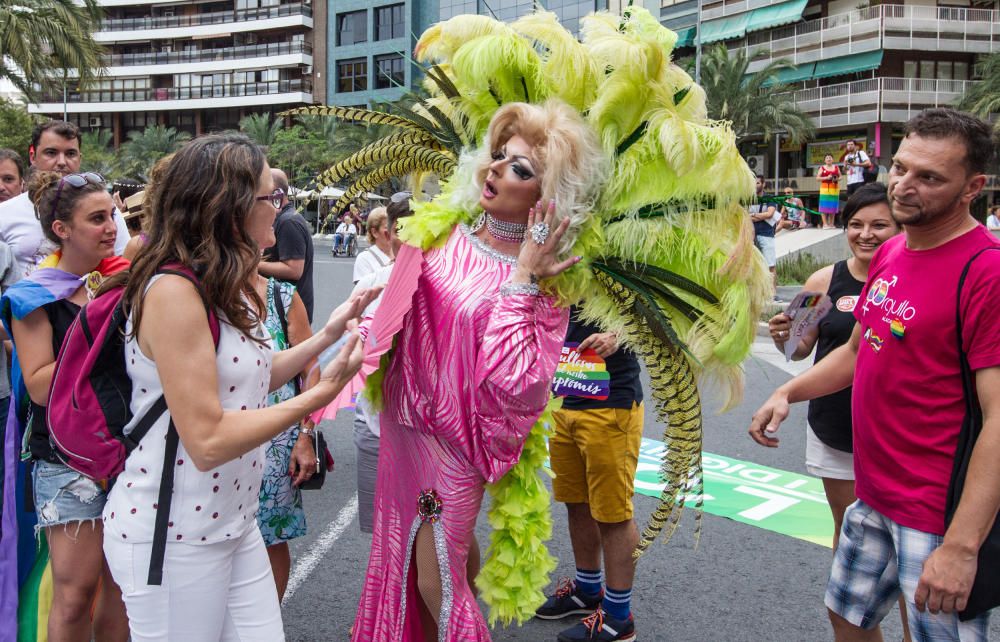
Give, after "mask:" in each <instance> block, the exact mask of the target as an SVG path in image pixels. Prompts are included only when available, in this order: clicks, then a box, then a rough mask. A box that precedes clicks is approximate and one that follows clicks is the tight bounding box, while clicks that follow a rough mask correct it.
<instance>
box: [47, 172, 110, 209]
mask: <svg viewBox="0 0 1000 642" xmlns="http://www.w3.org/2000/svg"><path fill="white" fill-rule="evenodd" d="M87 183H90V184H91V185H100V186H101V187H103V186H104V185H105V184H106V183H107V181H105V180H104V177H103V176H101V175H100V174H95V173H94V172H84V173H83V174H67V175H65V176H63V177H62V178H60V179H59V186H58V187H56V197H55V199H53V201H52V218H55V217H56V206H57V205H59V198H60V197H61V196H62V191H63V185H67V184H68V185H69V186H70V187H72V188H74V189H80V188H81V187H83V186H84V185H86V184H87Z"/></svg>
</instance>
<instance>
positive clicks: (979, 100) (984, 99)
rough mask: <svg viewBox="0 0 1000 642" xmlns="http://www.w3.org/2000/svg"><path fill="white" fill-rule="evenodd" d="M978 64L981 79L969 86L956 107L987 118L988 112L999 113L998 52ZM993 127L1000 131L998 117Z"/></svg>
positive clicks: (999, 59)
mask: <svg viewBox="0 0 1000 642" xmlns="http://www.w3.org/2000/svg"><path fill="white" fill-rule="evenodd" d="M980 65H982V66H981V67H980V72H981V74H980V75H982V78H983V79H982V81H981V82H978V83H974V84H971V85H970V86H969V89H968V91H966V92H965V95H964V96H962V100H961V101H960V102H959V103H958V107H959V109H964V110H966V111H969V112H972V113H973V114H975V115H977V116H979V117H980V118H983V119H988V118H989V117H990V114H1000V53H995V54H993V55H990V56H987V57H986V58H983V59H982V60H981V61H980ZM993 127H994V129H995V130H996V131H997V132H1000V119H998V120H997V122H996V123H995V124H994V125H993Z"/></svg>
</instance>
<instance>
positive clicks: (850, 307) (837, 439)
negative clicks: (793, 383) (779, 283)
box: [809, 261, 865, 453]
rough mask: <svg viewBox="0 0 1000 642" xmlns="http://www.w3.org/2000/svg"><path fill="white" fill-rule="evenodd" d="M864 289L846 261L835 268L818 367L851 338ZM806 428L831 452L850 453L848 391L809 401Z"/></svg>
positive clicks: (821, 332)
mask: <svg viewBox="0 0 1000 642" xmlns="http://www.w3.org/2000/svg"><path fill="white" fill-rule="evenodd" d="M864 285H865V284H864V282H862V281H858V280H857V279H855V278H854V276H853V275H851V271H850V270H849V269H847V261H840V262H838V263H835V264H834V266H833V276H832V277H831V278H830V287H829V288H828V289H827V291H826V293H827V295H828V296H829V297H830V300H831V301H833V309H832V310H830V313H829V314H827V315H826V316H825V317H824V318H823V320H822V321H820V322H819V339H817V341H816V360H815V361H814V363H818V362H819V361H820V360H821V359H823V358H824V357H825V356H826V355H828V354H830V352H832V351H833V350H835V349H837V348H839V347H840V346H842V345H844V344H845V343H847V341H848V340H849V339H850V338H851V332H853V331H854V323H855V319H854V306H855V304H856V303H857V301H858V296H859V295H860V294H861V288H863V287H864ZM809 425H810V426H811V427H812V429H813V432H814V433H816V436H817V437H819V440H820V441H822V442H823V443H824V444H826V445H827V446H829V447H830V448H834V449H836V450H840V451H843V452H847V453H849V452H853V451H854V447H853V439H852V437H851V388H850V387H848V388H845V389H844V390H841V391H840V392H835V393H833V394H832V395H827V396H825V397H819V398H817V399H813V400H812V401H810V402H809Z"/></svg>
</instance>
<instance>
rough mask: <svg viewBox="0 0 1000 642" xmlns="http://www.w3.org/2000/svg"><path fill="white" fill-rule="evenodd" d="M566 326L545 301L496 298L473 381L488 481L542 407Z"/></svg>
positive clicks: (502, 468) (563, 314)
mask: <svg viewBox="0 0 1000 642" xmlns="http://www.w3.org/2000/svg"><path fill="white" fill-rule="evenodd" d="M568 323H569V309H568V308H559V307H556V306H555V304H554V300H553V299H551V298H549V297H544V296H530V295H523V294H515V295H509V296H501V297H500V300H499V301H498V303H497V304H496V306H495V307H494V308H493V311H492V312H491V314H490V318H489V322H488V323H487V326H486V333H485V335H484V336H483V342H482V345H481V347H480V350H479V356H478V358H477V360H476V366H475V371H474V379H473V381H475V382H476V390H475V402H476V410H475V414H476V419H477V423H478V424H479V430H480V433H481V439H482V445H481V447H482V450H483V454H484V455H485V462H483V463H484V464H485V466H484V469H483V471H482V472H483V473H484V475H485V476H486V478H487V481H488V482H494V481H496V480H497V479H499V478H500V477H502V476H503V474H504V473H506V472H507V470H509V469H510V467H511V466H513V465H514V464H515V463H517V460H518V458H519V457H520V455H521V448H522V446H523V445H524V440H525V439H526V438H527V436H528V433H529V432H530V430H531V427H532V426H533V425H534V424H535V422H536V421H537V420H538V417H539V416H540V415H541V413H542V410H544V409H545V404H546V403H547V402H548V400H549V391H550V389H551V385H552V377H553V376H554V375H555V371H556V366H557V365H558V364H559V352H560V350H561V348H562V345H563V341H564V340H565V338H566V327H567V324H568Z"/></svg>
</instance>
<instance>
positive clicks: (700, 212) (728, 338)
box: [309, 7, 770, 622]
mask: <svg viewBox="0 0 1000 642" xmlns="http://www.w3.org/2000/svg"><path fill="white" fill-rule="evenodd" d="M581 36H582V40H581V41H577V39H576V38H574V37H573V35H572V34H570V33H569V32H567V31H566V30H565V29H563V28H562V27H561V26H560V25H559V24H558V22H557V20H556V17H555V16H554V14H552V13H550V12H546V11H536V12H535V13H533V14H530V15H528V16H525V17H523V18H521V19H519V20H517V21H515V22H513V23H511V24H509V25H507V24H504V23H501V22H498V21H495V20H491V19H489V18H486V17H483V16H458V17H455V18H452V19H450V20H448V21H446V22H443V23H440V24H438V25H435V26H434V27H431V28H430V29H429V30H427V31H426V32H425V33H424V35H423V36H422V37H421V38H420V41H419V42H418V44H417V47H416V50H415V57H416V58H417V60H419V61H420V62H422V63H424V64H426V65H427V67H426V71H427V76H428V77H427V79H426V80H425V82H424V87H425V88H426V89H427V90H428V93H429V94H430V98H428V99H425V100H423V101H421V102H419V103H418V104H417V105H415V106H414V107H413V108H412V109H410V110H408V111H404V112H400V113H395V112H394V113H392V114H389V113H383V114H378V113H375V112H366V113H367V114H368V115H366V116H364V117H361V116H359V115H358V114H357V113H356V112H357V110H354V111H351V112H350V113H347V112H343V111H332V108H321V109H331V111H330V112H329V113H330V114H331V115H333V116H335V117H340V118H352V119H354V120H358V121H362V122H376V121H377V122H384V123H388V124H392V125H393V126H394V127H396V128H397V133H396V134H393V135H392V136H390V137H388V138H386V139H383V140H382V141H379V142H377V143H373V144H372V145H369V146H368V147H366V148H365V149H363V150H361V151H359V152H358V153H357V154H355V155H354V156H353V157H351V158H349V159H347V160H345V161H343V162H341V163H339V164H338V165H337V166H335V167H334V168H331V170H329V171H328V172H326V173H325V174H323V175H322V176H321V180H323V181H331V180H340V179H342V178H344V177H347V176H348V175H349V174H352V173H354V174H352V175H353V177H354V180H355V183H354V185H353V186H352V188H351V189H350V190H349V192H350V193H354V192H355V191H356V189H361V188H363V189H369V188H370V187H369V186H372V184H373V182H374V181H376V180H384V179H385V178H386V177H387V176H389V175H391V174H393V173H394V172H395V173H408V172H418V171H433V172H437V173H438V174H439V175H440V176H441V178H442V179H443V182H442V193H441V194H440V195H439V196H438V197H437V198H436V199H435V200H433V201H431V202H429V203H422V204H419V205H417V207H416V214H415V216H413V217H410V218H409V219H406V221H405V223H404V227H403V229H402V231H401V233H400V235H401V236H402V237H403V238H404V240H406V241H407V242H410V243H412V244H414V245H418V246H420V247H424V248H426V247H430V246H432V245H434V244H436V243H440V242H442V240H443V239H444V238H446V237H447V235H448V234H449V233H450V231H451V230H452V229H453V227H454V226H455V225H456V224H458V223H459V222H467V221H469V220H470V219H471V218H473V217H474V216H476V215H477V214H478V212H477V211H476V210H477V205H476V203H477V199H476V195H475V193H474V192H473V191H470V189H469V185H471V184H472V178H471V167H472V162H471V161H470V160H469V159H471V158H473V157H474V156H475V150H474V149H472V148H474V147H476V146H477V145H479V144H481V141H482V137H483V135H484V133H485V131H486V128H487V126H488V124H489V121H490V118H491V117H492V115H493V113H494V112H495V111H496V110H497V109H498V108H499V107H500V106H501V105H502V104H504V103H506V102H510V101H528V102H542V101H543V100H545V99H546V98H549V97H557V98H560V99H562V100H563V101H565V102H566V103H568V104H569V105H571V106H572V107H574V108H576V109H578V110H579V111H580V112H581V113H582V114H584V115H585V117H586V119H587V122H588V124H589V125H590V126H591V127H593V129H594V130H595V132H596V134H597V136H598V138H599V140H600V141H601V142H602V145H603V147H604V149H605V151H606V152H607V154H608V155H609V156H610V157H611V158H612V159H613V163H612V170H611V174H610V177H609V179H608V181H607V183H606V185H605V188H604V191H603V194H602V196H601V197H600V199H599V201H598V204H597V207H596V209H595V211H594V212H593V214H592V216H590V217H589V218H588V219H587V220H586V221H585V222H584V223H583V224H582V226H581V227H580V228H579V229H578V230H576V232H577V236H576V238H575V245H574V246H573V253H574V254H578V255H580V256H582V257H583V259H584V260H583V261H581V262H580V263H579V264H577V265H576V266H574V267H573V268H571V269H570V270H568V271H566V272H565V273H563V274H562V275H560V276H559V277H557V278H555V279H552V280H550V282H548V283H545V284H544V286H545V288H546V289H547V290H548V291H549V292H550V293H551V294H553V295H555V296H557V297H558V298H559V299H560V300H561V301H562V302H563V303H565V304H570V303H579V305H580V306H581V310H582V314H583V316H584V318H586V319H588V320H591V321H594V322H596V323H597V324H599V325H600V326H601V327H603V328H606V329H608V330H611V331H614V332H616V333H617V334H618V336H619V337H620V339H621V340H622V341H623V342H624V343H625V344H627V345H628V346H629V347H631V348H632V349H633V350H634V351H635V352H636V353H637V354H638V355H640V356H641V357H642V358H643V359H644V361H645V363H646V366H647V369H648V370H649V372H650V375H651V378H652V383H653V390H652V394H651V395H650V396H651V398H652V400H653V403H654V405H655V407H656V410H657V413H658V416H659V418H660V419H661V420H662V421H663V422H664V424H665V425H666V428H665V433H664V440H665V441H666V442H667V445H668V451H667V455H666V456H665V458H664V461H663V466H662V468H661V477H662V479H663V481H664V483H665V489H664V491H663V494H662V496H661V503H660V506H659V507H658V508H657V510H656V511H655V512H654V514H653V516H652V517H651V518H650V522H649V524H648V526H647V527H646V529H645V530H644V531H643V536H642V542H641V545H640V548H639V550H638V551H637V555H638V554H640V553H641V552H642V551H644V550H646V549H647V548H648V547H649V546H650V544H651V543H652V542H653V540H655V539H656V537H657V536H658V535H659V533H660V532H661V531H663V530H664V529H665V530H666V533H667V537H669V535H670V533H672V532H673V529H674V528H676V526H677V524H678V520H679V518H680V514H681V509H682V508H683V506H684V505H685V503H688V502H690V501H692V500H693V503H694V505H695V507H696V508H700V504H701V488H702V483H701V440H702V407H701V400H700V396H699V393H698V386H697V383H696V381H697V379H696V378H698V377H700V378H702V379H705V378H712V379H717V380H720V381H721V382H722V383H723V386H722V388H723V390H724V391H725V392H726V393H727V395H726V399H725V400H724V405H726V406H728V405H730V404H731V403H734V402H735V401H736V400H738V399H739V396H740V394H741V391H742V373H741V370H740V364H741V363H742V361H743V360H744V359H745V358H746V356H747V355H748V353H749V350H750V346H751V344H752V342H753V336H754V328H755V323H756V319H757V318H758V317H759V315H760V312H761V310H762V308H763V305H764V303H765V301H766V299H767V295H768V292H769V287H770V279H769V275H768V272H767V269H766V268H765V267H764V264H763V261H762V259H761V257H760V256H759V253H757V252H756V250H755V249H754V248H753V244H752V230H751V228H750V224H749V221H748V219H747V216H746V214H745V210H744V208H743V205H742V204H743V203H744V202H747V201H749V199H751V198H752V196H753V189H754V177H753V174H752V173H751V172H750V170H749V168H748V167H747V165H746V163H745V162H744V161H743V160H742V159H741V158H740V155H739V153H738V150H737V148H736V139H735V136H734V134H733V131H732V128H731V127H730V125H729V124H728V123H725V122H716V121H711V120H709V119H708V118H707V109H706V105H705V92H704V91H703V90H702V89H701V87H698V86H697V85H696V84H695V83H694V81H693V80H692V79H691V77H690V76H689V75H688V74H687V73H686V72H684V70H682V69H681V68H680V67H678V66H677V65H675V64H674V63H673V62H672V60H671V54H672V50H673V47H674V45H675V43H676V40H677V36H676V34H674V33H673V32H671V31H670V30H668V29H665V28H663V27H662V26H661V25H660V24H659V22H658V21H657V20H656V18H655V17H653V16H652V15H650V14H649V12H647V11H646V10H645V9H642V8H641V7H629V8H628V9H626V11H625V13H624V15H623V16H616V15H612V14H609V13H607V12H598V13H595V14H592V15H590V16H588V17H586V18H584V19H583V20H582V21H581ZM309 109H312V110H313V111H315V109H316V108H309ZM390 118H396V119H397V120H390ZM368 119H371V120H368ZM462 159H466V160H462ZM450 172H456V174H454V175H453V176H452V177H451V178H450V179H449V177H448V176H447V174H449V173H450ZM541 429H542V428H539V430H541ZM537 441H540V440H535V441H531V440H529V444H528V445H527V446H526V451H525V452H526V453H527V454H526V455H525V457H524V461H534V459H535V455H537V454H538V453H536V452H535V451H534V450H531V449H532V448H534V446H532V444H535V445H537V443H536V442H537ZM529 451H530V452H529ZM524 461H522V463H524ZM520 465H521V464H519V466H520ZM511 479H512V480H520V481H515V482H513V483H516V484H522V483H523V484H525V486H524V487H523V488H521V489H520V490H513V489H511V488H506V489H505V490H504V491H503V492H502V493H499V494H497V493H495V499H496V502H500V501H502V500H500V497H514V496H522V495H521V491H523V492H524V493H529V494H530V493H533V492H537V488H536V487H535V486H536V485H534V484H532V483H531V482H530V479H533V477H532V475H523V474H520V473H519V474H517V475H514V476H512V477H511ZM496 502H495V505H494V508H493V509H491V520H492V521H494V523H496V524H503V523H505V522H504V519H502V518H501V516H502V515H507V514H508V513H507V512H505V511H504V510H503V509H502V506H497V505H496ZM696 515H697V516H698V519H696V535H697V532H698V529H700V524H701V522H700V511H696ZM533 521H534V522H535V523H536V525H537V527H538V529H539V530H538V534H539V537H541V534H543V533H544V532H545V530H546V528H548V527H549V523H548V522H546V521H545V519H544V517H543V516H537V517H535V518H533ZM503 528H506V527H503ZM522 535H523V534H522ZM518 537H521V535H519V536H518ZM529 539H530V538H529ZM509 541H511V540H510V537H506V536H499V537H495V538H494V539H493V542H494V544H495V546H496V547H497V548H494V549H491V552H490V555H491V556H495V555H498V554H499V555H503V556H504V559H503V561H502V564H500V565H499V566H498V565H497V564H498V562H496V561H493V560H494V557H491V559H490V560H488V561H487V562H486V566H487V568H488V569H492V570H491V571H490V572H484V577H486V578H491V579H489V580H488V581H487V582H488V583H487V585H484V586H483V588H484V591H483V596H484V598H486V599H487V601H488V603H489V605H490V608H491V617H492V618H494V619H499V620H500V621H502V622H509V621H512V620H520V619H523V618H526V617H530V616H531V613H532V611H533V609H534V607H535V606H537V605H536V604H527V603H526V601H525V600H520V599H519V598H518V596H519V595H532V596H537V595H538V593H537V588H538V587H536V586H534V583H535V582H536V581H537V580H538V577H539V573H538V569H537V568H534V569H529V568H519V567H517V565H516V559H517V557H518V556H517V555H513V556H511V555H509V554H508V553H509V552H510V551H508V550H506V549H503V548H502V547H503V546H505V545H504V544H501V542H509ZM521 557H523V558H524V559H525V560H539V559H544V556H542V555H540V554H535V553H532V554H530V555H523V556H521ZM512 563H513V564H514V566H510V565H511V564H512ZM491 564H492V565H493V566H491ZM501 566H502V570H499V569H500V568H501ZM543 566H544V565H543ZM504 577H512V578H515V579H516V581H517V582H521V583H522V585H521V586H520V588H521V589H523V590H508V589H509V588H510V587H498V586H497V585H496V583H497V582H502V581H504V580H503V578H504ZM526 578H528V579H526ZM512 581H513V580H512ZM525 582H526V583H527V584H525ZM528 585H530V586H528Z"/></svg>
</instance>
